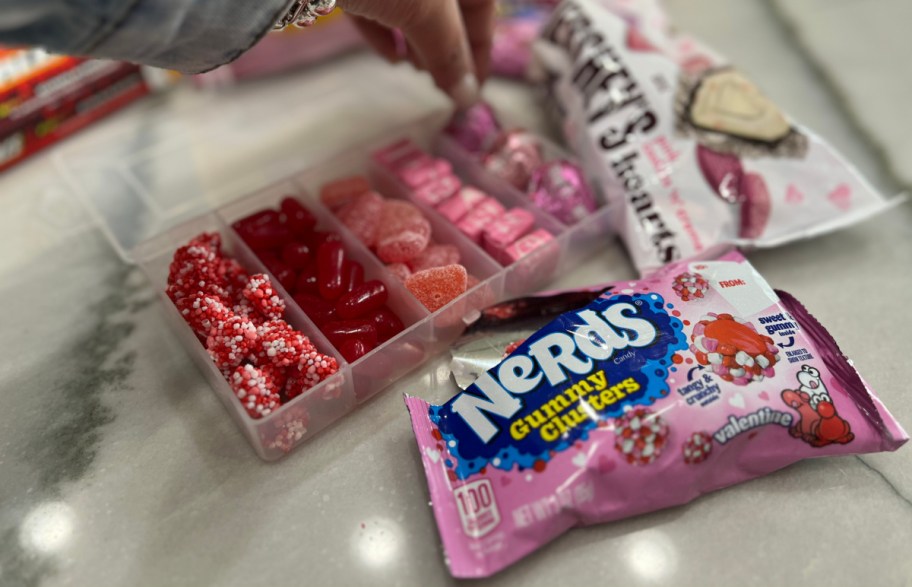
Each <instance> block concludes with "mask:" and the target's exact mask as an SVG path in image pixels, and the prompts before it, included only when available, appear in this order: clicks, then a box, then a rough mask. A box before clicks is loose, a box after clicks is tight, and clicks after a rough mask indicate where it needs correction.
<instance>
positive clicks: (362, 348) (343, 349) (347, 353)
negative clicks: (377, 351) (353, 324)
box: [339, 338, 370, 363]
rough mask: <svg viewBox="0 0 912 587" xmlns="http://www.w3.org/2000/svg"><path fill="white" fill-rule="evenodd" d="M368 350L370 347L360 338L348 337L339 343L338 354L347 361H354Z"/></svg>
mask: <svg viewBox="0 0 912 587" xmlns="http://www.w3.org/2000/svg"><path fill="white" fill-rule="evenodd" d="M369 352H370V349H369V348H367V345H366V344H364V341H363V340H361V339H360V338H350V339H348V340H345V341H342V343H340V344H339V354H341V355H342V357H344V358H345V360H346V361H348V362H349V363H354V362H355V361H357V360H358V359H360V358H361V357H363V356H364V355H366V354H367V353H369Z"/></svg>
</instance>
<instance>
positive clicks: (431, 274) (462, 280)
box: [405, 265, 467, 312]
mask: <svg viewBox="0 0 912 587" xmlns="http://www.w3.org/2000/svg"><path fill="white" fill-rule="evenodd" d="M466 285H467V274H466V269H465V267H463V266H462V265H447V266H445V267H435V268H433V269H425V270H424V271H419V272H417V273H413V274H412V275H411V276H410V277H409V278H408V279H406V280H405V287H406V288H408V290H409V291H410V292H412V294H413V295H414V296H415V297H416V298H418V301H420V302H421V303H422V304H424V307H425V308H427V309H428V310H430V311H431V312H436V311H437V310H439V309H440V308H442V307H443V306H445V305H447V304H448V303H450V302H451V301H453V300H454V299H456V298H457V297H459V296H460V295H462V294H463V293H465V291H466Z"/></svg>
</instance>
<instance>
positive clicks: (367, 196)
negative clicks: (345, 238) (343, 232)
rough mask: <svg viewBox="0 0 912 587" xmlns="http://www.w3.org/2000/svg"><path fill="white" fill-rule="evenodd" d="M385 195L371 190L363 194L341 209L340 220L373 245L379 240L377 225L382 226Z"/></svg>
mask: <svg viewBox="0 0 912 587" xmlns="http://www.w3.org/2000/svg"><path fill="white" fill-rule="evenodd" d="M383 204H384V199H383V196H381V195H380V194H378V193H377V192H374V191H370V192H366V193H363V194H361V195H360V196H358V197H357V198H355V200H354V201H353V202H352V203H350V204H348V205H346V206H345V207H344V208H342V209H341V210H339V212H338V213H337V215H338V217H339V221H340V222H342V224H344V225H345V226H346V227H347V228H348V229H349V230H351V231H352V232H353V233H355V236H357V237H358V240H360V241H361V242H362V243H364V244H365V245H367V246H368V247H371V246H373V245H374V243H375V242H376V240H377V227H379V226H380V215H381V214H382V213H383Z"/></svg>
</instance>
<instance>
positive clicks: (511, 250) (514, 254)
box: [504, 228, 554, 265]
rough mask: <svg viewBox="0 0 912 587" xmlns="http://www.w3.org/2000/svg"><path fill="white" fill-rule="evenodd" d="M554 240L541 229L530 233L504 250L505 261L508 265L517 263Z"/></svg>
mask: <svg viewBox="0 0 912 587" xmlns="http://www.w3.org/2000/svg"><path fill="white" fill-rule="evenodd" d="M552 240H554V236H553V235H552V234H551V233H550V232H548V231H547V230H545V229H544V228H539V229H538V230H536V231H535V232H532V233H529V234H527V235H526V236H524V237H522V238H521V239H519V240H518V241H516V242H515V243H513V244H512V245H510V246H509V247H507V248H506V249H505V250H504V261H505V263H506V264H507V265H509V264H511V263H515V262H516V261H518V260H519V259H521V258H523V257H525V256H526V255H528V254H529V253H531V252H532V251H534V250H535V249H537V248H539V247H540V246H542V245H544V244H546V243H548V242H550V241H552Z"/></svg>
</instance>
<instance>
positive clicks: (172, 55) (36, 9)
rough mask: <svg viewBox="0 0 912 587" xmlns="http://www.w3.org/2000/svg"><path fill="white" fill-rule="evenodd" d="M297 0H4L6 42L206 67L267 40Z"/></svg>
mask: <svg viewBox="0 0 912 587" xmlns="http://www.w3.org/2000/svg"><path fill="white" fill-rule="evenodd" d="M289 4H290V0H65V1H63V0H0V14H3V19H2V22H0V43H3V44H6V45H10V44H15V45H38V46H43V47H45V48H46V49H48V50H49V51H52V52H55V53H66V54H70V55H89V56H92V57H103V58H111V59H120V60H124V61H134V62H137V63H143V64H145V65H154V66H158V67H165V68H169V69H176V70H179V71H183V72H186V73H201V72H204V71H208V70H210V69H213V68H215V67H218V66H219V65H223V64H225V63H228V62H229V61H232V60H233V59H235V58H237V57H238V56H239V55H240V54H241V53H243V52H244V51H246V50H247V49H249V48H250V47H251V46H253V45H254V44H255V43H256V42H257V41H258V40H260V39H261V38H262V37H263V36H264V35H265V34H266V33H267V32H269V30H270V29H271V28H272V25H273V24H274V23H275V22H276V21H277V20H278V19H279V17H280V16H281V15H282V13H283V12H284V11H285V9H286V8H287V7H288V5H289Z"/></svg>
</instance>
